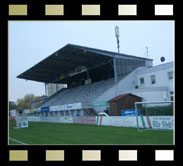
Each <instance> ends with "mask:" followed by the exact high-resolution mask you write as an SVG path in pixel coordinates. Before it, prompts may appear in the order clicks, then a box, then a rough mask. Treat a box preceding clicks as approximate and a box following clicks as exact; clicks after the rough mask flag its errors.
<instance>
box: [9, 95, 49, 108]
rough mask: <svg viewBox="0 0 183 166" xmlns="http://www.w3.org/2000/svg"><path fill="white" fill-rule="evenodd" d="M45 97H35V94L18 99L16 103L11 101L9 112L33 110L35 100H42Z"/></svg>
mask: <svg viewBox="0 0 183 166" xmlns="http://www.w3.org/2000/svg"><path fill="white" fill-rule="evenodd" d="M43 97H45V96H35V95H34V94H26V95H25V96H24V97H23V98H18V99H17V101H16V103H15V102H13V101H9V110H12V109H16V110H24V109H30V108H31V102H32V101H33V100H38V99H41V98H43Z"/></svg>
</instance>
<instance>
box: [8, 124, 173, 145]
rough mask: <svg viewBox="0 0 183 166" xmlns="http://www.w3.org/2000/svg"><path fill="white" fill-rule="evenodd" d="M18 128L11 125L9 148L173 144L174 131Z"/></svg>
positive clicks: (73, 126) (46, 126) (54, 126)
mask: <svg viewBox="0 0 183 166" xmlns="http://www.w3.org/2000/svg"><path fill="white" fill-rule="evenodd" d="M15 125H16V124H15V121H9V138H10V139H9V145H16V144H21V143H20V142H22V143H24V144H28V145H32V144H36V145H47V144H54V145H55V144H67V145H79V144H84V145H86V144H92V145H94V144H95V145H96V144H97V145H107V144H108V145H109V144H110V145H119V144H121V145H133V144H153V145H160V144H170V145H172V144H173V131H152V130H150V131H144V132H137V129H136V128H125V127H110V126H96V125H80V124H61V123H43V122H29V127H28V128H22V129H13V127H15Z"/></svg>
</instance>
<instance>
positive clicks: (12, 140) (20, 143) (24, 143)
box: [9, 138, 27, 145]
mask: <svg viewBox="0 0 183 166" xmlns="http://www.w3.org/2000/svg"><path fill="white" fill-rule="evenodd" d="M9 140H11V141H14V142H17V143H20V144H23V145H27V144H26V143H24V142H21V141H19V140H16V139H13V138H9Z"/></svg>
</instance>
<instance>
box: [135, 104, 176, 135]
mask: <svg viewBox="0 0 183 166" xmlns="http://www.w3.org/2000/svg"><path fill="white" fill-rule="evenodd" d="M135 111H136V122H137V131H144V130H173V129H174V104H173V101H153V102H135Z"/></svg>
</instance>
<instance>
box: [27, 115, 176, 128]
mask: <svg viewBox="0 0 183 166" xmlns="http://www.w3.org/2000/svg"><path fill="white" fill-rule="evenodd" d="M138 118H139V126H140V127H141V128H144V127H145V128H153V129H169V130H173V128H174V118H173V116H149V118H150V122H148V120H147V119H146V116H143V117H138ZM28 121H32V122H52V123H74V124H76V123H77V124H89V125H101V126H119V127H135V128H136V127H137V122H136V117H135V116H108V117H106V116H96V117H94V116H90V117H88V116H76V117H74V116H62V117H36V116H29V117H28Z"/></svg>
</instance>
